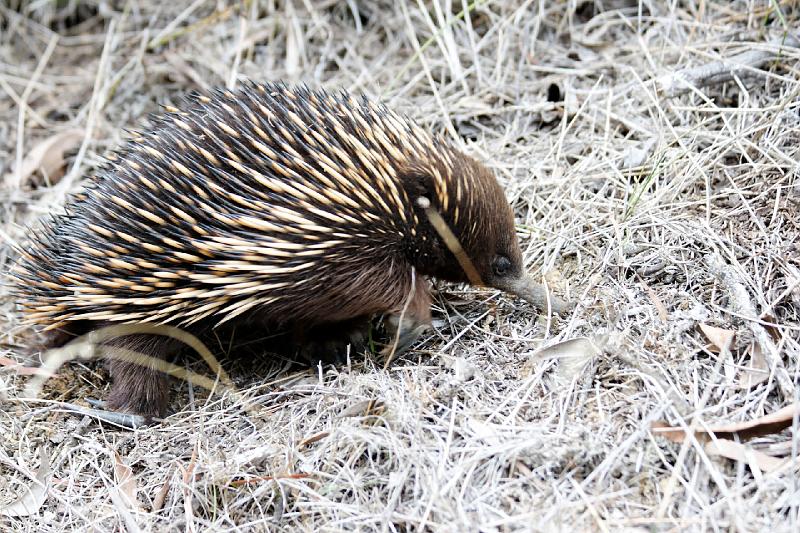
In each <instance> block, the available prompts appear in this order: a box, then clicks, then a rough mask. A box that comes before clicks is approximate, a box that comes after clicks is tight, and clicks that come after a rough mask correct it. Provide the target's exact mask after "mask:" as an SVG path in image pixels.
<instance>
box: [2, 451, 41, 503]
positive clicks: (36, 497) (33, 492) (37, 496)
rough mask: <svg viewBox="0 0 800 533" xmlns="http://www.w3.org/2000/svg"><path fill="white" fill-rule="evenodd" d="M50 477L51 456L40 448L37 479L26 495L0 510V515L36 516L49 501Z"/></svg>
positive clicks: (28, 488)
mask: <svg viewBox="0 0 800 533" xmlns="http://www.w3.org/2000/svg"><path fill="white" fill-rule="evenodd" d="M49 477H50V456H49V454H48V453H47V450H45V448H44V447H41V448H39V469H38V470H37V471H36V479H35V480H33V483H32V484H31V485H30V486H28V487H26V489H27V490H26V491H25V493H24V494H23V495H22V496H20V497H19V498H18V499H17V500H16V501H13V502H11V503H9V504H8V505H6V506H5V507H3V508H0V515H3V516H15V517H20V516H30V515H32V514H36V513H38V512H39V509H41V507H42V505H43V504H44V502H45V500H46V499H47V485H48V481H49V479H48V478H49Z"/></svg>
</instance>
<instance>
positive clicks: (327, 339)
mask: <svg viewBox="0 0 800 533" xmlns="http://www.w3.org/2000/svg"><path fill="white" fill-rule="evenodd" d="M369 319H370V317H369V316H360V317H356V318H353V319H350V320H344V321H341V322H331V323H328V324H321V325H317V326H314V327H311V328H308V329H304V330H296V331H295V335H294V337H295V342H296V343H297V345H298V355H299V356H300V357H302V358H303V359H305V360H306V361H308V362H309V363H311V364H313V365H316V364H317V363H319V362H322V363H326V364H334V365H340V364H345V363H347V356H348V353H349V354H350V355H351V356H353V355H355V354H356V353H359V352H362V351H363V350H364V348H365V347H366V345H367V341H368V338H369V328H370V320H369ZM348 348H349V352H348Z"/></svg>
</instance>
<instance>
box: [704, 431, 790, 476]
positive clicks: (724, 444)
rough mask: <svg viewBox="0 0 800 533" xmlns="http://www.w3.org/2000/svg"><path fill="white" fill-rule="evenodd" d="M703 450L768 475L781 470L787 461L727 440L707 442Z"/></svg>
mask: <svg viewBox="0 0 800 533" xmlns="http://www.w3.org/2000/svg"><path fill="white" fill-rule="evenodd" d="M704 449H705V450H706V453H707V454H709V455H718V456H720V457H727V458H728V459H733V460H734V461H741V462H743V463H747V464H748V465H749V466H750V469H751V470H756V469H758V471H759V472H766V473H768V474H769V473H770V472H774V471H776V470H778V469H779V468H781V467H782V466H783V465H784V464H786V461H787V460H786V459H779V458H777V457H772V456H770V455H767V454H765V453H763V452H759V451H758V450H754V449H752V448H750V447H749V446H746V445H744V444H742V443H740V442H734V441H732V440H727V439H717V440H715V441H709V442H707V443H706V445H705V446H704Z"/></svg>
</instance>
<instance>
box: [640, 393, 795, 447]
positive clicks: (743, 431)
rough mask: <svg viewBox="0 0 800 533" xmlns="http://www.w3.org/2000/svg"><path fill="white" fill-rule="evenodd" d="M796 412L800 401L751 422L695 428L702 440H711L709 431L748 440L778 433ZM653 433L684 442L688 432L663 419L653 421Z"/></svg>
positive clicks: (697, 435)
mask: <svg viewBox="0 0 800 533" xmlns="http://www.w3.org/2000/svg"><path fill="white" fill-rule="evenodd" d="M795 412H800V402H796V403H793V404H791V405H787V406H786V407H784V408H782V409H779V410H777V411H775V412H774V413H772V414H769V415H765V416H762V417H761V418H756V419H755V420H750V421H749V422H736V423H733V424H722V425H718V426H711V427H709V428H708V429H707V430H706V429H703V428H695V436H696V437H697V439H698V440H700V441H701V442H707V441H708V440H710V438H711V437H710V436H709V435H708V434H709V433H713V434H714V436H715V437H716V438H717V439H729V440H730V439H733V438H734V436H738V437H739V439H741V440H748V439H752V438H755V437H761V436H763V435H771V434H774V433H778V432H780V431H782V430H784V429H786V428H788V427H789V426H791V425H792V419H793V417H794V414H795ZM651 429H652V430H653V433H655V434H657V435H661V436H662V437H665V438H667V439H669V440H671V441H673V442H683V441H684V440H685V439H686V432H685V431H684V430H683V428H680V427H671V426H669V424H667V423H666V422H664V421H663V420H659V421H656V422H653V424H652V425H651Z"/></svg>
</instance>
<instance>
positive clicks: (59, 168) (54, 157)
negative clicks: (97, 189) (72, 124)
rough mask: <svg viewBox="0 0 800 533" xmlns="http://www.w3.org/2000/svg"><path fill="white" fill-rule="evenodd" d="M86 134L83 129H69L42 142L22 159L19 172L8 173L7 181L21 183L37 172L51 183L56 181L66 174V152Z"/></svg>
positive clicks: (76, 144)
mask: <svg viewBox="0 0 800 533" xmlns="http://www.w3.org/2000/svg"><path fill="white" fill-rule="evenodd" d="M84 136H85V132H84V131H83V130H81V129H69V130H65V131H62V132H60V133H56V134H55V135H53V136H52V137H49V138H47V139H45V140H44V141H42V142H40V143H39V144H37V145H36V146H34V147H33V149H31V150H30V151H29V152H28V154H27V155H26V156H25V158H24V159H23V160H22V166H21V168H20V169H19V172H17V171H16V170H15V171H14V172H12V173H10V174H8V175H6V183H17V185H20V184H22V183H23V182H25V180H27V179H28V178H30V177H31V176H32V175H34V174H35V173H36V172H41V173H42V174H44V175H45V176H47V177H48V179H49V180H50V183H51V184H52V183H56V182H57V181H58V180H59V179H60V178H61V176H63V175H64V170H65V167H66V165H65V161H64V156H65V154H66V153H67V152H69V151H70V150H72V149H73V148H75V147H76V146H78V145H79V144H80V143H81V142H82V141H83V138H84ZM17 180H18V181H17Z"/></svg>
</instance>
